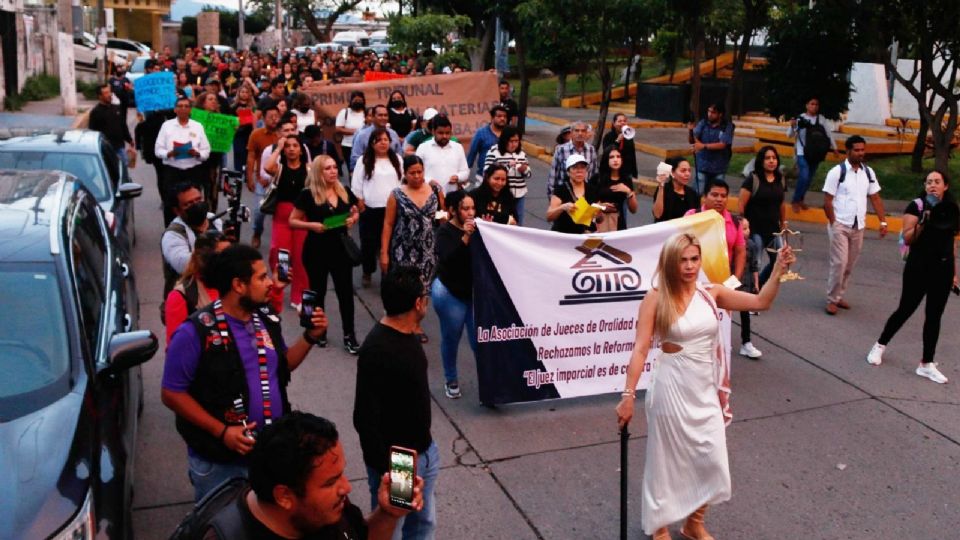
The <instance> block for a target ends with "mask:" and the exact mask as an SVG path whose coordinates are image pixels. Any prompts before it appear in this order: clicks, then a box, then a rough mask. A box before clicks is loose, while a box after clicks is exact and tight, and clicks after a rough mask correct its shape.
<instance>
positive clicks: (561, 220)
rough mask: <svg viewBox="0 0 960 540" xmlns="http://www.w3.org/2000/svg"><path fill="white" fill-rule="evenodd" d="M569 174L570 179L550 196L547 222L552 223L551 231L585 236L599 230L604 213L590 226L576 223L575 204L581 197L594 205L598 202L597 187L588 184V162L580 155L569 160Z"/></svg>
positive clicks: (567, 163) (595, 218)
mask: <svg viewBox="0 0 960 540" xmlns="http://www.w3.org/2000/svg"><path fill="white" fill-rule="evenodd" d="M566 166H567V173H568V174H569V176H570V179H569V180H568V181H567V182H566V183H565V184H562V185H560V186H557V189H555V190H553V195H551V196H550V207H549V208H547V221H552V222H553V226H552V227H550V230H551V231H556V232H562V233H568V234H583V233H585V232H592V231H595V230H597V222H599V221H603V213H598V214H597V215H596V216H595V217H594V219H593V221H591V222H590V224H589V225H581V224H579V223H575V222H574V221H573V218H571V217H570V212H572V211H573V207H574V203H576V202H577V200H579V199H580V198H581V197H583V198H584V199H586V200H587V202H588V203H590V204H593V203H595V202H597V194H598V193H597V192H598V190H597V186H595V185H593V184H590V183H588V182H587V160H586V159H584V157H583V156H581V155H580V154H573V155H571V156H570V157H568V158H567V162H566Z"/></svg>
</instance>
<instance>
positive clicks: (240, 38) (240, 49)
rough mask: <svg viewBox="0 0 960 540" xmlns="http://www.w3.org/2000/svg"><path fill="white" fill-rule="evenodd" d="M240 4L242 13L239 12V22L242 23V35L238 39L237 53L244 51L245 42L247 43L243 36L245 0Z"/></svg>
mask: <svg viewBox="0 0 960 540" xmlns="http://www.w3.org/2000/svg"><path fill="white" fill-rule="evenodd" d="M238 1H239V2H240V11H238V12H237V21H238V22H239V23H240V35H239V36H238V37H237V52H240V51H242V50H243V42H244V41H246V39H245V38H244V35H243V33H244V32H243V0H238Z"/></svg>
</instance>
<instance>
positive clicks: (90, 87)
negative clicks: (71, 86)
mask: <svg viewBox="0 0 960 540" xmlns="http://www.w3.org/2000/svg"><path fill="white" fill-rule="evenodd" d="M99 87H100V83H92V82H87V81H77V92H80V93H81V94H83V97H85V98H87V99H90V100H93V101H96V100H97V98H98V96H97V92H98V89H99Z"/></svg>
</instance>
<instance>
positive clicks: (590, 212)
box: [570, 197, 603, 225]
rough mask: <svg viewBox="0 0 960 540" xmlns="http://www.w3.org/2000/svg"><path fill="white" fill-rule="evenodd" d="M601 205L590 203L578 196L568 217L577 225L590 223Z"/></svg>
mask: <svg viewBox="0 0 960 540" xmlns="http://www.w3.org/2000/svg"><path fill="white" fill-rule="evenodd" d="M602 210H603V206H601V205H599V204H590V203H588V202H587V200H586V199H584V198H583V197H580V198H579V199H577V202H575V203H573V209H572V210H570V219H572V220H573V222H574V223H576V224H577V225H590V223H591V222H593V218H594V216H596V215H597V212H601V211H602Z"/></svg>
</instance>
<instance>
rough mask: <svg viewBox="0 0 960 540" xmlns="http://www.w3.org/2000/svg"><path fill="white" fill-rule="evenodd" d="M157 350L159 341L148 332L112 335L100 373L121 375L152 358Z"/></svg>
mask: <svg viewBox="0 0 960 540" xmlns="http://www.w3.org/2000/svg"><path fill="white" fill-rule="evenodd" d="M159 348H160V341H159V340H158V339H157V336H156V334H154V333H153V332H151V331H150V330H137V331H135V332H122V333H119V334H114V335H113V337H112V338H110V345H109V348H108V351H107V365H106V366H104V367H103V369H102V370H101V372H102V373H105V374H110V375H116V374H118V373H122V372H123V371H126V370H128V369H130V368H132V367H134V366H138V365H140V364H142V363H144V362H146V361H147V360H150V359H151V358H153V355H154V354H156V352H157V349H159Z"/></svg>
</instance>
